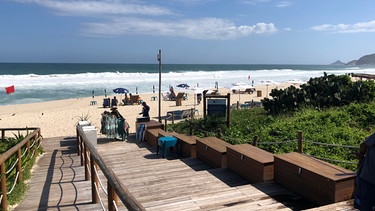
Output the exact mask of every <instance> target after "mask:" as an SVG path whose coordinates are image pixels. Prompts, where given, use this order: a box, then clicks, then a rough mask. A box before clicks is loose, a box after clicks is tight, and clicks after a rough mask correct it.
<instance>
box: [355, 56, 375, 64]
mask: <svg viewBox="0 0 375 211" xmlns="http://www.w3.org/2000/svg"><path fill="white" fill-rule="evenodd" d="M356 65H375V54H370V55H366V56H362V57H361V58H360V59H358V60H357V62H356Z"/></svg>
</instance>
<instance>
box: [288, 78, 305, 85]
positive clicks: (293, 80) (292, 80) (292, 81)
mask: <svg viewBox="0 0 375 211" xmlns="http://www.w3.org/2000/svg"><path fill="white" fill-rule="evenodd" d="M288 83H291V84H293V85H296V84H304V83H306V82H305V81H302V80H299V79H291V80H289V81H288Z"/></svg>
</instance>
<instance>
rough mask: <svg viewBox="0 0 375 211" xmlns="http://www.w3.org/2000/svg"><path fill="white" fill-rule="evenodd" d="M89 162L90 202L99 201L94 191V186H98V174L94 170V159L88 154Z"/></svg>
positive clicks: (97, 194)
mask: <svg viewBox="0 0 375 211" xmlns="http://www.w3.org/2000/svg"><path fill="white" fill-rule="evenodd" d="M90 163H91V165H90V166H91V168H90V172H91V198H92V203H98V202H99V193H98V192H97V191H96V187H98V184H99V182H98V175H96V171H95V165H96V164H95V160H94V157H93V156H92V155H90Z"/></svg>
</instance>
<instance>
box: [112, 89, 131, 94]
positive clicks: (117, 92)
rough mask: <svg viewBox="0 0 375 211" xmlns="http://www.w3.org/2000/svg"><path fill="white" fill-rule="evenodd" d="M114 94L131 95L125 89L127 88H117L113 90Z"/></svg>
mask: <svg viewBox="0 0 375 211" xmlns="http://www.w3.org/2000/svg"><path fill="white" fill-rule="evenodd" d="M113 92H114V93H116V94H128V93H129V90H127V89H125V88H116V89H114V90H113Z"/></svg>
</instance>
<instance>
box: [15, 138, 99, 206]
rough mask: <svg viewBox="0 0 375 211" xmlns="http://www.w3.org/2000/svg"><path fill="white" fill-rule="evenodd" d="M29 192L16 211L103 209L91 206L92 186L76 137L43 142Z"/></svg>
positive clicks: (51, 139)
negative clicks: (86, 175)
mask: <svg viewBox="0 0 375 211" xmlns="http://www.w3.org/2000/svg"><path fill="white" fill-rule="evenodd" d="M42 147H43V149H44V151H45V153H44V154H43V155H42V156H41V157H40V158H39V159H38V161H37V163H36V165H35V167H34V169H33V172H32V177H31V180H30V181H29V190H28V191H27V193H26V196H25V198H24V199H23V201H22V202H21V203H20V204H19V205H18V206H17V207H16V208H14V210H20V211H24V210H90V211H94V210H102V208H101V206H100V204H92V203H91V183H90V181H85V174H84V168H83V166H81V161H80V157H79V156H78V155H77V147H76V137H67V138H63V137H61V138H50V139H44V140H43V142H42Z"/></svg>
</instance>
